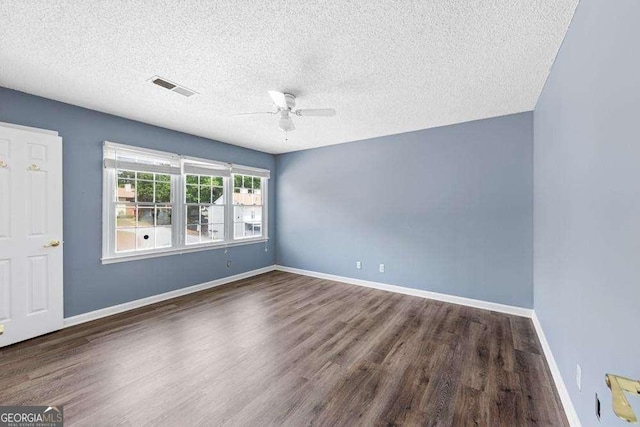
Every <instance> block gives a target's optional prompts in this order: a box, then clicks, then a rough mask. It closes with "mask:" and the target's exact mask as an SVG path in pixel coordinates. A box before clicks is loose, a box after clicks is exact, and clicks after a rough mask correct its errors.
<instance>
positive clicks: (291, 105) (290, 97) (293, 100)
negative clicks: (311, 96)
mask: <svg viewBox="0 0 640 427" xmlns="http://www.w3.org/2000/svg"><path fill="white" fill-rule="evenodd" d="M284 98H285V99H286V100H287V107H289V109H290V110H293V109H294V108H295V106H296V97H295V96H293V95H291V94H290V93H285V94H284Z"/></svg>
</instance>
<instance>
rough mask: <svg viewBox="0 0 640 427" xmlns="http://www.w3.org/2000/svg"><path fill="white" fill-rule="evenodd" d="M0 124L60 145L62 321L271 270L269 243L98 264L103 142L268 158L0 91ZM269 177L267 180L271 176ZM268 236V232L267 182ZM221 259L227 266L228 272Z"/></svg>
mask: <svg viewBox="0 0 640 427" xmlns="http://www.w3.org/2000/svg"><path fill="white" fill-rule="evenodd" d="M0 121H3V122H8V123H15V124H20V125H25V126H32V127H38V128H44V129H51V130H56V131H58V132H59V133H60V136H62V138H63V161H64V175H63V178H64V236H63V238H64V250H65V254H64V255H65V256H64V276H65V278H64V284H65V285H64V286H65V287H64V293H65V296H64V299H65V301H64V305H65V316H66V317H69V316H73V315H76V314H81V313H85V312H89V311H92V310H96V309H100V308H104V307H109V306H112V305H116V304H121V303H124V302H128V301H132V300H136V299H139V298H144V297H148V296H151V295H156V294H160V293H163V292H168V291H172V290H175V289H179V288H183V287H186V286H190V285H194V284H198V283H203V282H207V281H210V280H214V279H218V278H221V277H225V276H230V275H233V274H238V273H242V272H245V271H249V270H253V269H256V268H261V267H265V266H269V265H272V264H273V263H274V261H275V250H274V249H275V245H274V243H273V240H271V241H270V242H269V244H268V245H267V247H268V249H269V251H268V252H265V244H254V245H246V246H238V247H234V248H230V249H229V253H228V254H226V255H225V254H224V250H220V249H218V250H210V251H203V252H196V253H191V254H186V255H172V256H168V257H161V258H154V259H148V260H143V261H131V262H124V263H118V264H112V265H102V264H101V262H100V257H101V256H102V253H101V252H102V229H101V222H102V141H104V140H109V141H113V142H120V143H124V144H131V145H137V146H140V147H147V148H154V149H157V150H164V151H170V152H177V153H179V154H185V155H191V156H197V157H202V158H208V159H215V160H221V161H225V162H235V163H238V164H242V165H247V166H255V167H260V168H266V169H270V170H271V171H274V169H275V158H274V156H272V155H270V154H266V153H261V152H258V151H254V150H248V149H244V148H240V147H236V146H233V145H229V144H224V143H221V142H217V141H212V140H208V139H205V138H199V137H195V136H192V135H187V134H184V133H180V132H174V131H170V130H167V129H163V128H159V127H155V126H150V125H146V124H143V123H140V122H136V121H132V120H127V119H123V118H120V117H115V116H112V115H108V114H103V113H99V112H96V111H92V110H88V109H84V108H80V107H76V106H72V105H68V104H63V103H60V102H56V101H52V100H49V99H44V98H40V97H36V96H31V95H27V94H24V93H21V92H16V91H13V90H9V89H5V88H0ZM272 175H273V174H272ZM270 181H271V182H270V183H269V207H270V209H269V229H270V231H271V233H272V235H273V230H274V225H275V224H274V220H273V218H274V216H275V215H274V214H275V209H274V203H275V199H274V192H275V191H274V190H275V183H274V179H271V180H270ZM227 260H231V261H232V267H231V268H227V266H226V262H227Z"/></svg>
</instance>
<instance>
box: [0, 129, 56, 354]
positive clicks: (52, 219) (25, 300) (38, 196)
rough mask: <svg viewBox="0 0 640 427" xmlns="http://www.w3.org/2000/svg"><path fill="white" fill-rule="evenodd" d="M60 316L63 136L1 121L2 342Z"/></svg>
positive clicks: (42, 328) (36, 331) (51, 325)
mask: <svg viewBox="0 0 640 427" xmlns="http://www.w3.org/2000/svg"><path fill="white" fill-rule="evenodd" d="M63 317H64V312H63V299H62V139H61V138H60V137H58V136H57V133H55V132H50V131H38V130H34V129H30V128H23V127H19V126H15V127H14V126H12V125H6V124H2V123H0V333H1V334H0V347H3V346H6V345H9V344H13V343H15V342H18V341H22V340H26V339H29V338H33V337H35V336H38V335H42V334H46V333H48V332H51V331H55V330H57V329H61V328H62V322H63Z"/></svg>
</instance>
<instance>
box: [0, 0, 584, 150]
mask: <svg viewBox="0 0 640 427" xmlns="http://www.w3.org/2000/svg"><path fill="white" fill-rule="evenodd" d="M577 2H578V0H420V1H411V0H396V1H376V2H370V1H366V0H361V1H350V2H348V1H341V0H309V1H302V0H300V1H285V0H262V1H237V0H236V1H226V0H221V1H205V0H200V1H198V0H186V1H175V0H172V1H161V0H153V1H149V0H145V1H114V0H98V1H86V0H84V1H80V0H77V1H71V0H67V1H61V0H44V1H24V0H4V1H2V2H0V23H1V24H0V86H5V87H9V88H12V89H17V90H20V91H24V92H27V93H32V94H36V95H40V96H44V97H47V98H52V99H56V100H60V101H63V102H68V103H71V104H76V105H80V106H83V107H87V108H92V109H95V110H99V111H104V112H107V113H112V114H116V115H119V116H123V117H127V118H131V119H135V120H140V121H143V122H146V123H151V124H155V125H159V126H163V127H166V128H170V129H176V130H180V131H184V132H188V133H192V134H195V135H201V136H205V137H208V138H212V139H216V140H219V141H224V142H229V143H231V144H236V145H241V146H245V147H250V148H255V149H258V150H262V151H267V152H271V153H281V152H287V151H294V150H299V149H304V148H310V147H317V146H322V145H330V144H338V143H343V142H348V141H354V140H360V139H366V138H371V137H376V136H382V135H389V134H394V133H400V132H407V131H412V130H418V129H425V128H430V127H435V126H442V125H447V124H452V123H459V122H464V121H469V120H475V119H481V118H486V117H493V116H499V115H504V114H510V113H516V112H521V111H529V110H532V109H533V108H534V106H535V104H536V101H537V99H538V96H539V94H540V91H541V90H542V86H543V84H544V81H545V79H546V77H547V74H548V72H549V68H550V67H551V64H552V62H553V59H554V57H555V55H556V53H557V51H558V48H559V46H560V43H561V42H562V39H563V37H564V35H565V33H566V30H567V28H568V25H569V22H570V20H571V17H572V15H573V12H574V10H575V7H576V5H577ZM155 75H159V76H162V77H165V78H167V79H169V80H171V81H174V82H177V83H180V84H182V85H184V86H186V87H187V88H190V89H193V90H195V91H197V92H199V95H198V96H195V97H192V98H185V97H182V96H180V95H177V94H175V93H172V92H169V91H166V90H164V89H161V88H159V87H157V86H154V85H152V84H150V83H148V82H147V80H148V79H149V78H151V77H152V76H155ZM270 89H272V90H280V91H283V92H290V93H293V94H294V95H296V96H297V97H298V101H297V102H298V105H297V106H298V107H299V108H327V107H330V108H335V109H336V110H337V115H336V117H334V118H311V117H295V118H294V120H295V124H296V127H297V129H296V130H295V131H294V132H293V133H290V134H289V141H287V142H285V141H284V134H283V133H282V132H281V131H280V130H279V129H278V126H277V119H276V116H270V115H265V116H250V117H232V114H233V113H238V112H249V111H265V110H269V109H270V108H271V101H270V98H269V96H268V95H267V90H270Z"/></svg>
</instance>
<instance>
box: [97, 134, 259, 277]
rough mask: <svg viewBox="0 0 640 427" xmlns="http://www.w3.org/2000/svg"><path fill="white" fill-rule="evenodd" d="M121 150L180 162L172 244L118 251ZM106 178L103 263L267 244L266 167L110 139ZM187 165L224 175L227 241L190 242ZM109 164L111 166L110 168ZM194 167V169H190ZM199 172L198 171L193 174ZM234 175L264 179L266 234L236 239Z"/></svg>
mask: <svg viewBox="0 0 640 427" xmlns="http://www.w3.org/2000/svg"><path fill="white" fill-rule="evenodd" d="M117 150H126V151H130V152H133V153H137V154H139V155H141V156H148V157H157V158H159V159H173V160H174V161H175V162H176V164H179V165H180V174H173V175H171V186H172V191H171V206H172V215H171V230H172V246H171V247H168V248H158V249H149V250H144V251H141V250H138V251H131V252H121V253H116V251H115V239H116V213H115V209H113V207H114V205H115V203H116V198H117V196H116V189H117V176H116V169H115V167H114V166H113V163H114V162H113V160H109V159H111V158H113V157H112V156H113V152H115V151H117ZM103 156H104V160H103V163H104V165H103V177H102V184H103V188H102V258H101V260H102V263H103V264H112V263H116V262H124V261H133V260H139V259H147V258H155V257H160V256H168V255H180V254H185V253H190V252H198V251H203V250H212V249H221V248H228V247H232V246H239V245H247V244H255V243H266V242H267V241H268V240H269V233H268V200H269V193H268V187H269V178H270V172H269V171H268V170H266V169H259V168H253V167H248V166H241V165H236V164H229V163H224V162H219V161H214V160H209V159H201V158H197V157H190V156H180V155H178V154H173V153H168V152H164V151H157V150H151V149H147V148H141V147H135V146H130V145H124V144H118V143H114V142H110V141H104V150H103ZM185 165H190V166H191V167H194V166H195V167H202V168H205V169H213V170H216V171H220V173H221V174H222V175H219V176H223V190H224V195H225V205H224V209H225V214H224V218H225V224H224V230H225V231H224V240H223V241H216V242H211V243H199V244H190V245H187V244H186V216H185V211H186V203H185V184H186V175H187V173H185ZM107 166H109V167H107ZM190 170H192V169H190ZM190 174H195V173H193V172H192V173H190ZM233 174H243V175H252V176H259V177H261V178H262V185H261V187H262V188H261V190H262V236H259V237H255V238H251V237H244V238H238V239H234V230H233V227H234V222H233V219H234V218H233V206H234V205H233V178H232V176H233Z"/></svg>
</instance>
